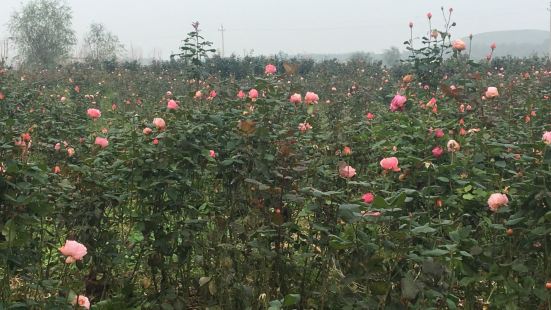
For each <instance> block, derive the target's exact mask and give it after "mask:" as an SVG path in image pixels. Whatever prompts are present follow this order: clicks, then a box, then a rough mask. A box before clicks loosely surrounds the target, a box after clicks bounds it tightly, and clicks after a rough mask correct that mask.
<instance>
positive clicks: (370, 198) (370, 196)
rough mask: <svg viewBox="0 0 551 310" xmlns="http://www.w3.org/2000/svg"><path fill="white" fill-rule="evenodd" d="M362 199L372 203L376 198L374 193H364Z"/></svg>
mask: <svg viewBox="0 0 551 310" xmlns="http://www.w3.org/2000/svg"><path fill="white" fill-rule="evenodd" d="M362 200H363V201H364V202H365V203H372V202H373V200H375V195H373V193H365V194H363V196H362Z"/></svg>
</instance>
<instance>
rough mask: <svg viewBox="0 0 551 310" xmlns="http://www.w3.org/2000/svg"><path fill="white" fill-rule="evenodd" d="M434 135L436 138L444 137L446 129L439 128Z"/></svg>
mask: <svg viewBox="0 0 551 310" xmlns="http://www.w3.org/2000/svg"><path fill="white" fill-rule="evenodd" d="M434 136H435V137H436V138H442V137H443V136H444V130H442V129H440V128H438V129H436V130H435V131H434Z"/></svg>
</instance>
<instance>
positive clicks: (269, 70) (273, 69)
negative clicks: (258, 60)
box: [264, 64, 277, 74]
mask: <svg viewBox="0 0 551 310" xmlns="http://www.w3.org/2000/svg"><path fill="white" fill-rule="evenodd" d="M276 72H277V68H276V66H274V65H272V64H267V65H266V67H265V68H264V73H266V74H274V73H276Z"/></svg>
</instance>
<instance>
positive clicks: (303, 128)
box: [298, 123, 312, 132]
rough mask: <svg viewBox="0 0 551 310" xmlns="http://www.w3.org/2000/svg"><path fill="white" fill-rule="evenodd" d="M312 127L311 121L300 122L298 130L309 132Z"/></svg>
mask: <svg viewBox="0 0 551 310" xmlns="http://www.w3.org/2000/svg"><path fill="white" fill-rule="evenodd" d="M310 129H312V126H311V125H310V123H300V124H298V130H300V131H301V132H307V131H308V130H310Z"/></svg>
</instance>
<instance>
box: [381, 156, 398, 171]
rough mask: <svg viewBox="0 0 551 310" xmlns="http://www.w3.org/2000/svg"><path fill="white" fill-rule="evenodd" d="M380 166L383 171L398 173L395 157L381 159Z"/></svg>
mask: <svg viewBox="0 0 551 310" xmlns="http://www.w3.org/2000/svg"><path fill="white" fill-rule="evenodd" d="M380 164H381V167H382V168H383V169H384V170H392V171H396V172H398V171H400V168H399V167H398V158H396V157H387V158H383V159H382V160H381V162H380Z"/></svg>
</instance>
